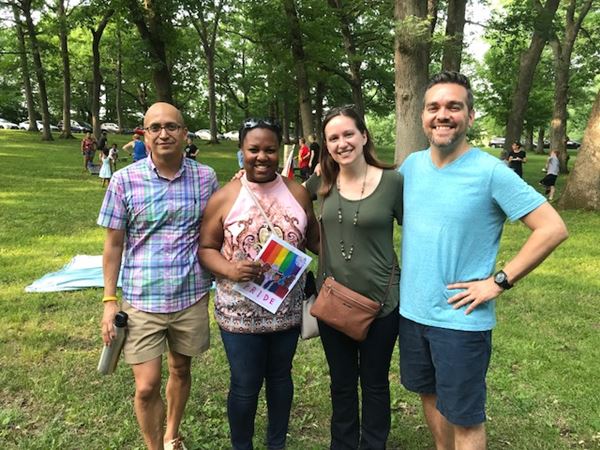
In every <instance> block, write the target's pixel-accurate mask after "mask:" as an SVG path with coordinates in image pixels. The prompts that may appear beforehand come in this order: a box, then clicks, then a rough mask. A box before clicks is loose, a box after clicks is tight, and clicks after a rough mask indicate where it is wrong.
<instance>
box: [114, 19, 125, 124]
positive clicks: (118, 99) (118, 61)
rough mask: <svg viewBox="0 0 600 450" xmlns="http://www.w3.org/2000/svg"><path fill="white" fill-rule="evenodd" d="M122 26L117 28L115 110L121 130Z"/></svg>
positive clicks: (122, 121) (118, 25)
mask: <svg viewBox="0 0 600 450" xmlns="http://www.w3.org/2000/svg"><path fill="white" fill-rule="evenodd" d="M120 25H121V24H120V23H119V24H117V27H116V33H115V34H116V45H117V54H116V64H115V110H116V112H117V125H119V130H123V128H125V122H124V120H123V51H122V50H123V47H122V46H121V26H120Z"/></svg>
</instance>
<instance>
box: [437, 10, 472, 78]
mask: <svg viewBox="0 0 600 450" xmlns="http://www.w3.org/2000/svg"><path fill="white" fill-rule="evenodd" d="M466 5H467V0H448V20H447V22H446V41H445V42H444V55H443V56H442V70H454V71H455V72H460V64H461V62H462V49H463V40H464V34H463V33H464V29H465V10H466Z"/></svg>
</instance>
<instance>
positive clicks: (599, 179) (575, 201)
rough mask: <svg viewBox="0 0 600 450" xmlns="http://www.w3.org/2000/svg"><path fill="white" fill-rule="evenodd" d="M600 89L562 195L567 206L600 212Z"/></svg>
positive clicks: (561, 198) (560, 202) (564, 204)
mask: <svg viewBox="0 0 600 450" xmlns="http://www.w3.org/2000/svg"><path fill="white" fill-rule="evenodd" d="M599 186H600V91H598V94H597V95H596V101H595V102H594V106H593V108H592V112H591V114H590V118H589V120H588V124H587V128H586V130H585V134H584V135H583V143H582V145H581V148H580V149H579V154H578V156H577V160H576V161H575V167H574V168H573V170H572V172H571V174H570V175H569V179H568V180H567V184H566V186H565V191H564V193H563V195H562V196H561V197H560V200H559V206H561V207H563V208H577V209H588V210H592V211H600V188H599Z"/></svg>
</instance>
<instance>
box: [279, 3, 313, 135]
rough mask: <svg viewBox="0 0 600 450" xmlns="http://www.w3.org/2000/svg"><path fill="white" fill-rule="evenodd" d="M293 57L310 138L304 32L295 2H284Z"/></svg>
mask: <svg viewBox="0 0 600 450" xmlns="http://www.w3.org/2000/svg"><path fill="white" fill-rule="evenodd" d="M283 6H284V9H285V15H286V18H287V26H288V29H289V39H290V44H291V47H292V55H293V59H294V64H295V69H296V86H297V89H298V107H299V109H300V117H301V122H302V134H303V136H305V137H306V136H308V135H310V134H312V132H313V118H312V106H311V103H310V88H309V85H308V71H307V68H306V65H307V61H306V57H305V54H304V47H303V45H302V31H301V29H300V21H299V20H298V13H297V11H296V4H295V1H294V0H283Z"/></svg>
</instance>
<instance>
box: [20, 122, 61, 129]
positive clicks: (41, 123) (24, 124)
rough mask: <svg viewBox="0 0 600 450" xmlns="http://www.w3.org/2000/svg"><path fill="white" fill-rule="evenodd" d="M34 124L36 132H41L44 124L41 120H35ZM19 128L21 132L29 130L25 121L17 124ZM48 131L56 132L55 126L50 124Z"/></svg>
mask: <svg viewBox="0 0 600 450" xmlns="http://www.w3.org/2000/svg"><path fill="white" fill-rule="evenodd" d="M35 124H36V126H37V129H38V131H42V130H43V129H44V122H42V121H41V120H36V121H35ZM19 128H20V129H21V130H28V129H29V121H28V120H27V121H25V122H21V123H19ZM50 131H58V127H57V126H56V125H52V124H50Z"/></svg>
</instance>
